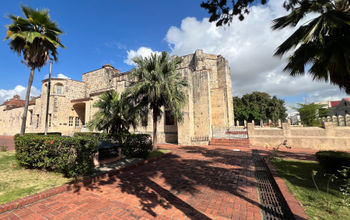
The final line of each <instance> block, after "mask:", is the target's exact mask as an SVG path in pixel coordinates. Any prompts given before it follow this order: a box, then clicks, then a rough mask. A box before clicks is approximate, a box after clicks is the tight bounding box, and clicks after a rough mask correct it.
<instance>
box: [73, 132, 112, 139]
mask: <svg viewBox="0 0 350 220" xmlns="http://www.w3.org/2000/svg"><path fill="white" fill-rule="evenodd" d="M74 137H90V138H94V139H97V140H99V141H108V140H109V139H110V135H109V134H107V133H97V132H75V133H74Z"/></svg>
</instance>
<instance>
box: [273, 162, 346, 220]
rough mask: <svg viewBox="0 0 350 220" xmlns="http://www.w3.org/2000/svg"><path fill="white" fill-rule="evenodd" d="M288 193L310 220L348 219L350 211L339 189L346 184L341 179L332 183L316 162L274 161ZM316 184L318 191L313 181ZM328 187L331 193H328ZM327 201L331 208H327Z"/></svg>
mask: <svg viewBox="0 0 350 220" xmlns="http://www.w3.org/2000/svg"><path fill="white" fill-rule="evenodd" d="M271 162H272V163H273V165H274V166H275V168H276V169H277V171H278V173H279V174H280V176H281V177H282V178H283V179H284V180H285V182H286V184H287V186H288V188H289V190H290V191H291V192H292V193H293V195H294V196H295V197H296V198H297V200H298V201H299V202H300V203H301V204H302V206H303V207H304V209H305V211H306V214H307V215H308V216H309V218H310V219H325V220H326V219H328V220H334V219H349V216H350V209H349V207H346V206H344V203H343V199H344V197H343V195H342V193H341V192H340V191H339V187H340V186H341V185H343V181H342V180H341V179H340V178H338V179H336V180H334V182H332V181H331V182H329V177H330V176H329V175H325V174H326V173H325V171H324V170H323V169H322V167H320V165H319V163H317V162H316V161H306V160H284V159H283V160H282V159H281V160H271ZM313 171H314V172H315V171H317V172H315V173H314V174H315V175H314V180H315V182H316V183H317V186H318V189H319V191H318V190H317V189H316V188H315V185H314V183H313V180H312V178H313V177H312V175H311V174H312V172H313ZM327 184H328V193H327ZM325 200H327V201H328V208H325V207H326V206H327V202H325Z"/></svg>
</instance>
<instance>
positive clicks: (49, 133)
mask: <svg viewBox="0 0 350 220" xmlns="http://www.w3.org/2000/svg"><path fill="white" fill-rule="evenodd" d="M26 134H32V135H45V133H44V132H41V133H26ZM47 135H48V136H62V133H61V132H47Z"/></svg>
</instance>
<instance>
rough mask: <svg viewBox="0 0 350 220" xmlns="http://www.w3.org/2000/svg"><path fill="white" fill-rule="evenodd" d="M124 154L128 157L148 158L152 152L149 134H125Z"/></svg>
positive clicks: (123, 137)
mask: <svg viewBox="0 0 350 220" xmlns="http://www.w3.org/2000/svg"><path fill="white" fill-rule="evenodd" d="M119 139H121V141H122V154H123V155H125V156H127V157H140V158H146V157H147V156H148V154H149V153H150V152H151V151H152V138H151V136H150V135H148V134H123V136H122V137H121V138H119Z"/></svg>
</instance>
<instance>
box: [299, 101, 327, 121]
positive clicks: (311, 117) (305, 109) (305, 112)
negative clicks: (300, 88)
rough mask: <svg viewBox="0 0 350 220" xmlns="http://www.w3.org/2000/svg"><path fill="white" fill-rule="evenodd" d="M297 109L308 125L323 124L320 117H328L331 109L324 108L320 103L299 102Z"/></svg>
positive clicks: (301, 118)
mask: <svg viewBox="0 0 350 220" xmlns="http://www.w3.org/2000/svg"><path fill="white" fill-rule="evenodd" d="M298 105H299V107H298V108H296V110H297V111H298V112H299V115H300V120H301V123H302V124H303V125H306V126H321V121H319V120H318V118H319V117H327V115H328V113H329V110H328V109H325V108H322V105H318V104H314V103H311V104H299V103H298Z"/></svg>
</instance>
